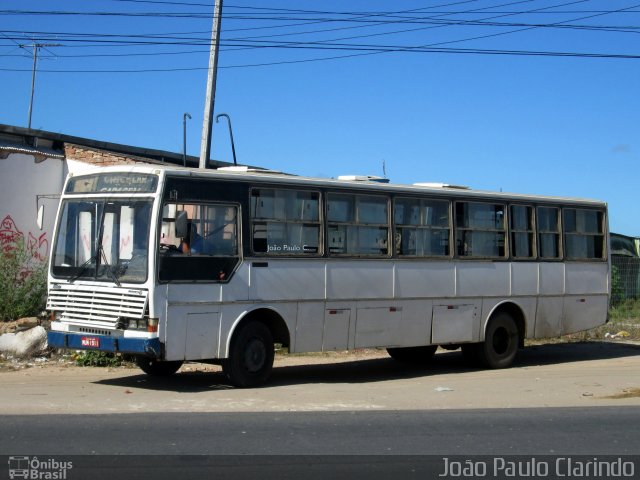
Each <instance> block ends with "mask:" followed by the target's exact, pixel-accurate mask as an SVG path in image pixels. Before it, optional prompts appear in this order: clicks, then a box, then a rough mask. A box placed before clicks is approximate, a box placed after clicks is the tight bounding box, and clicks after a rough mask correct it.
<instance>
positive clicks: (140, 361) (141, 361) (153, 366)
mask: <svg viewBox="0 0 640 480" xmlns="http://www.w3.org/2000/svg"><path fill="white" fill-rule="evenodd" d="M136 365H137V366H138V367H140V369H141V370H142V371H143V372H144V373H146V374H147V375H151V376H152V377H168V376H170V375H173V374H174V373H176V372H177V371H178V370H180V367H181V366H182V361H181V360H177V361H172V362H161V361H158V360H156V359H155V358H150V357H136Z"/></svg>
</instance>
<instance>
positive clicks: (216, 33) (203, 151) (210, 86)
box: [200, 0, 222, 168]
mask: <svg viewBox="0 0 640 480" xmlns="http://www.w3.org/2000/svg"><path fill="white" fill-rule="evenodd" d="M221 21H222V0H216V3H215V6H214V7H213V28H212V30H211V52H210V54H209V75H208V77H207V96H206V99H205V106H204V121H203V125H202V142H201V144H200V168H207V165H208V163H209V157H210V156H211V131H212V127H213V109H214V105H215V102H216V77H217V74H218V51H219V50H220V23H221Z"/></svg>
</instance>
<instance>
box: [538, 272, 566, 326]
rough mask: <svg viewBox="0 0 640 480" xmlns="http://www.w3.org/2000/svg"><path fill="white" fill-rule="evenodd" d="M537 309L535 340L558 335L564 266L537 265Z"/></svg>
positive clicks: (562, 307) (561, 313)
mask: <svg viewBox="0 0 640 480" xmlns="http://www.w3.org/2000/svg"><path fill="white" fill-rule="evenodd" d="M538 272H539V273H538V279H539V285H538V294H539V295H540V296H539V297H538V308H537V313H536V326H535V338H547V337H554V336H556V335H560V333H561V332H562V323H563V316H564V293H565V272H564V264H563V263H557V262H542V263H539V264H538Z"/></svg>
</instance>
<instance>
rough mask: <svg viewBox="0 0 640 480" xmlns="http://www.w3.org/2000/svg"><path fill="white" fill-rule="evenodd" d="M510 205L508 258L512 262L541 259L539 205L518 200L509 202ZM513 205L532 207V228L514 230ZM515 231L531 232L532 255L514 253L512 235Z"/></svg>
mask: <svg viewBox="0 0 640 480" xmlns="http://www.w3.org/2000/svg"><path fill="white" fill-rule="evenodd" d="M507 207H508V211H507V223H508V227H507V231H508V234H509V255H508V258H509V260H510V261H512V262H536V261H538V260H539V257H538V228H537V226H538V224H537V221H538V219H537V216H536V212H537V206H536V205H534V204H532V203H517V202H509V203H508V204H507ZM513 207H524V208H530V209H531V218H530V221H531V225H530V226H531V230H514V229H513V228H512V227H511V217H512V213H511V209H512V208H513ZM514 233H531V236H532V238H531V250H532V255H531V256H530V257H517V256H515V255H514V252H513V248H512V244H511V238H512V235H513V234H514Z"/></svg>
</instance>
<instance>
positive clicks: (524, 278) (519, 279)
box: [511, 262, 539, 326]
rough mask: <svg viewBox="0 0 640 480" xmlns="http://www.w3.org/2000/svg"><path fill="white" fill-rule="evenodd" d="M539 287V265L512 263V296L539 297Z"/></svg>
mask: <svg viewBox="0 0 640 480" xmlns="http://www.w3.org/2000/svg"><path fill="white" fill-rule="evenodd" d="M538 285H539V280H538V264H537V263H529V262H526V263H520V262H511V295H513V296H520V295H530V296H535V295H538ZM530 318H534V317H530ZM531 324H532V326H533V322H531Z"/></svg>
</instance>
